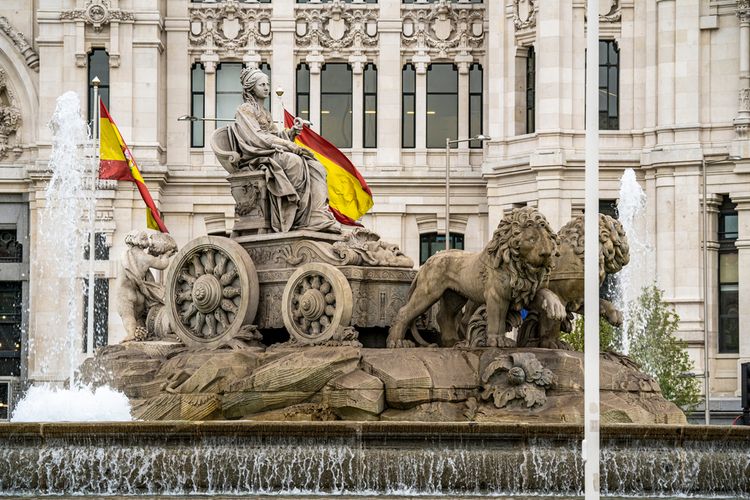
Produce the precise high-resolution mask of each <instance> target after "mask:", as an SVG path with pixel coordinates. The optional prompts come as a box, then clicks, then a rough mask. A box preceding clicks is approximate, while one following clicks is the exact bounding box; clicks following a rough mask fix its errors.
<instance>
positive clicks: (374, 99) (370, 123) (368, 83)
mask: <svg viewBox="0 0 750 500" xmlns="http://www.w3.org/2000/svg"><path fill="white" fill-rule="evenodd" d="M364 80H365V82H364V84H365V85H364V113H365V116H364V124H363V134H364V137H363V141H362V144H363V145H364V147H366V148H376V147H378V68H377V67H376V66H375V65H374V64H373V63H367V65H366V66H365V71H364Z"/></svg>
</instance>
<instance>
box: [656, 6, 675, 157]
mask: <svg viewBox="0 0 750 500" xmlns="http://www.w3.org/2000/svg"><path fill="white" fill-rule="evenodd" d="M656 9H657V15H658V18H657V25H658V31H657V35H656V40H657V52H656V54H657V60H656V62H657V96H656V100H657V115H656V117H657V136H658V137H657V140H658V142H659V143H661V144H671V143H672V142H674V132H673V131H672V130H671V127H672V126H673V125H674V118H675V95H674V93H675V87H674V84H675V73H674V70H675V9H676V7H675V2H674V0H658V1H657V4H656ZM668 127H669V128H670V130H664V129H665V128H668Z"/></svg>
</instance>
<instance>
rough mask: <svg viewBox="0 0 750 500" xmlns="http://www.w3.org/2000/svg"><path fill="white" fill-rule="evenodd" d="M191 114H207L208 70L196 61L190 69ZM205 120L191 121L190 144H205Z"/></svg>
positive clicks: (198, 146) (199, 146)
mask: <svg viewBox="0 0 750 500" xmlns="http://www.w3.org/2000/svg"><path fill="white" fill-rule="evenodd" d="M190 95H191V99H190V115H191V116H194V117H196V118H205V116H206V70H205V69H204V68H203V64H202V63H199V62H197V63H195V64H193V67H192V68H191V70H190ZM204 127H205V122H204V121H203V120H197V121H194V122H191V123H190V146H191V147H194V148H202V147H203V146H204V145H205V144H204Z"/></svg>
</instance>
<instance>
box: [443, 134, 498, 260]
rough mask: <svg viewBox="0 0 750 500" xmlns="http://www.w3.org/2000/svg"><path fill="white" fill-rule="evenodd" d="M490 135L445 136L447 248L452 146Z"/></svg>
mask: <svg viewBox="0 0 750 500" xmlns="http://www.w3.org/2000/svg"><path fill="white" fill-rule="evenodd" d="M489 140H490V137H488V136H486V135H483V134H479V135H477V136H474V137H470V138H468V139H451V138H450V137H446V138H445V249H446V250H450V248H451V146H452V145H453V144H459V143H462V142H469V141H489Z"/></svg>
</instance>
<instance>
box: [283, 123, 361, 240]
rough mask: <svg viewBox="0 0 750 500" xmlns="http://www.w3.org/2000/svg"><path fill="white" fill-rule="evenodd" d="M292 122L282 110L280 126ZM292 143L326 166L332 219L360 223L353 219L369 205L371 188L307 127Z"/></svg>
mask: <svg viewBox="0 0 750 500" xmlns="http://www.w3.org/2000/svg"><path fill="white" fill-rule="evenodd" d="M293 124H294V117H293V116H292V115H291V114H290V113H289V112H287V111H286V110H284V125H285V126H286V127H287V128H291V127H292V125H293ZM294 142H296V143H297V144H298V145H300V146H302V147H303V148H307V149H309V150H310V151H311V152H312V153H313V154H314V155H315V158H316V159H317V160H318V161H319V162H320V163H322V164H323V166H324V167H325V168H326V179H327V182H328V207H329V208H330V210H331V212H332V213H333V216H334V217H335V218H336V220H338V221H339V222H341V223H342V224H347V225H350V226H358V225H360V224H358V223H357V219H359V218H360V217H362V216H363V215H364V214H366V213H367V211H368V210H370V209H371V208H372V205H373V201H372V191H370V187H369V186H368V185H367V182H365V179H364V178H363V177H362V175H361V174H360V173H359V172H358V171H357V169H356V168H355V167H354V165H352V162H351V161H349V158H347V157H346V156H345V155H344V153H342V152H341V151H339V149H338V148H337V147H336V146H334V145H333V144H331V143H330V142H328V141H327V140H325V139H324V138H323V137H321V136H319V135H318V134H316V133H315V132H314V131H313V130H312V129H310V128H309V127H304V128H303V130H302V132H300V134H299V135H298V136H297V137H296V138H295V139H294Z"/></svg>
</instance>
